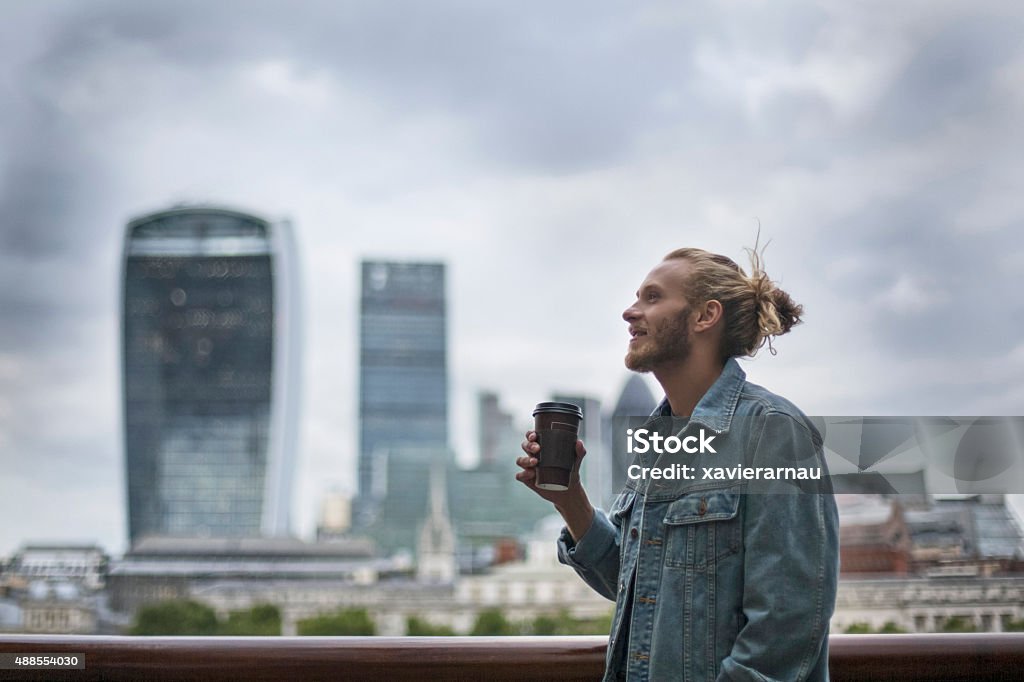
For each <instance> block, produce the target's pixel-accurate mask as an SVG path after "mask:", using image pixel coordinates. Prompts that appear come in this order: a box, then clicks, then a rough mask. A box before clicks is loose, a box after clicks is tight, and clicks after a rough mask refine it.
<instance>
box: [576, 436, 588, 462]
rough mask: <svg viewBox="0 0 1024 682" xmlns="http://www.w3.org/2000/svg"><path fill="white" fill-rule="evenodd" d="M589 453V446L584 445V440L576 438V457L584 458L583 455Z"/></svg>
mask: <svg viewBox="0 0 1024 682" xmlns="http://www.w3.org/2000/svg"><path fill="white" fill-rule="evenodd" d="M586 454H587V448H586V446H584V445H583V441H581V440H579V439H577V440H576V458H577V459H583V456H584V455H586Z"/></svg>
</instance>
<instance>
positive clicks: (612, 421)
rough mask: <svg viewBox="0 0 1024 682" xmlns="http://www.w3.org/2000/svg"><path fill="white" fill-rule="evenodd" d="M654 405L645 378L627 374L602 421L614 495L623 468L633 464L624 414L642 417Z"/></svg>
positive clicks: (623, 482) (621, 480) (620, 483)
mask: <svg viewBox="0 0 1024 682" xmlns="http://www.w3.org/2000/svg"><path fill="white" fill-rule="evenodd" d="M657 406H658V401H657V400H656V399H655V397H654V394H653V393H651V389H650V387H649V386H648V385H647V382H646V381H644V378H643V377H642V376H641V375H639V374H630V375H629V379H627V380H626V383H625V385H624V386H623V387H622V392H621V393H620V394H619V399H618V401H617V402H616V403H615V407H614V408H613V409H612V412H611V414H610V415H608V416H607V419H606V422H605V438H604V442H605V447H606V448H608V453H609V455H610V456H609V457H608V461H609V462H610V464H611V474H612V480H611V484H612V487H611V491H612V494H613V495H614V494H615V493H618V492H619V491H620V490H622V488H623V487H624V486H625V485H626V471H627V469H628V468H629V465H630V464H631V463H632V456H631V455H628V454H627V453H626V433H625V428H624V424H625V422H624V421H622V420H623V419H624V418H626V417H645V416H647V415H649V414H650V413H651V412H653V411H654V408H655V407H657ZM617 427H622V428H617ZM609 502H610V499H609V500H605V501H602V504H605V505H607V504H608V503H609ZM606 508H607V507H606Z"/></svg>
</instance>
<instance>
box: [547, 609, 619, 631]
mask: <svg viewBox="0 0 1024 682" xmlns="http://www.w3.org/2000/svg"><path fill="white" fill-rule="evenodd" d="M611 629H612V614H611V612H610V611H609V612H608V615H606V616H603V617H601V618H592V619H580V618H573V617H572V616H570V615H569V612H568V611H566V610H565V609H562V610H561V611H559V612H558V613H557V614H555V615H544V616H537V617H536V618H535V619H534V620H533V623H532V626H531V628H530V632H531V634H534V635H607V634H608V633H609V632H610V631H611Z"/></svg>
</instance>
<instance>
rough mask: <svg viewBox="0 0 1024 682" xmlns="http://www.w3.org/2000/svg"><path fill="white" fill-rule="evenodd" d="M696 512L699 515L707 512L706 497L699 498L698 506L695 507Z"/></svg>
mask: <svg viewBox="0 0 1024 682" xmlns="http://www.w3.org/2000/svg"><path fill="white" fill-rule="evenodd" d="M697 513H698V514H700V515H701V516H704V515H705V514H707V513H708V498H706V497H702V498H700V506H699V507H697Z"/></svg>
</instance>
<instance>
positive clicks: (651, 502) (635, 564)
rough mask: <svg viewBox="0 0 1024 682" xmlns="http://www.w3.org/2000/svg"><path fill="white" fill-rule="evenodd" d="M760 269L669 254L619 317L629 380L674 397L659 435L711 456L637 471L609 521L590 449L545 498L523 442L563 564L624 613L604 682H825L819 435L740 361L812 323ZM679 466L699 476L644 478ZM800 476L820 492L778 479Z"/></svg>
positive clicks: (645, 461)
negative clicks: (552, 514)
mask: <svg viewBox="0 0 1024 682" xmlns="http://www.w3.org/2000/svg"><path fill="white" fill-rule="evenodd" d="M750 255H751V264H752V274H751V276H750V277H747V276H746V274H745V273H744V272H743V271H742V269H740V267H739V266H737V265H736V264H735V263H734V262H733V261H732V260H730V259H728V258H726V257H724V256H719V255H715V254H711V253H708V252H706V251H703V250H700V249H679V250H677V251H673V252H672V253H670V254H668V256H666V257H665V259H664V260H663V261H662V262H661V263H660V264H659V265H658V266H657V267H655V268H654V269H653V270H652V271H651V272H650V274H648V275H647V278H646V279H645V280H644V281H643V283H642V284H641V286H640V289H639V290H638V291H637V294H636V301H635V302H634V303H633V304H632V305H631V306H629V308H627V309H626V310H625V312H624V313H623V314H622V317H623V319H624V320H625V321H626V322H627V323H628V324H629V333H630V335H631V337H632V338H631V340H630V341H629V349H628V352H627V354H626V366H627V367H628V368H629V369H631V370H633V371H636V372H650V373H652V374H653V375H654V377H655V379H657V380H658V383H659V384H661V387H662V388H663V389H664V392H665V399H664V400H663V401H662V403H661V405H660V406H659V407H658V408H657V410H656V411H655V413H654V415H652V420H651V421H650V422H649V424H648V426H649V427H650V429H649V430H650V431H651V432H656V431H659V430H660V431H664V432H666V434H667V435H671V434H673V433H674V434H676V435H677V436H678V437H679V438H680V439H681V438H683V437H684V436H686V435H687V434H688V435H692V436H694V438H693V439H691V441H690V444H691V445H692V444H695V443H698V442H700V443H701V445H702V449H704V450H705V451H703V452H699V453H696V454H692V455H687V454H682V453H679V452H678V450H677V454H661V455H653V454H648V455H646V456H639V455H638V456H636V458H635V459H634V463H636V464H637V466H636V467H635V468H634V467H631V468H630V471H631V474H630V477H629V479H628V483H627V485H626V489H625V490H624V491H623V492H622V493H621V494H619V496H618V498H617V499H616V501H615V503H614V505H613V506H612V508H611V510H610V511H609V512H608V513H607V514H606V513H604V512H602V511H599V510H597V511H596V510H595V509H594V508H593V507H592V506H591V504H590V502H589V500H588V498H587V494H586V491H585V490H584V489H583V487H582V485H581V484H580V481H579V473H578V472H579V462H580V461H581V460H582V458H583V456H584V455H585V453H586V451H585V448H584V446H583V443H582V442H580V441H577V443H576V451H577V465H576V470H575V472H574V476H573V479H572V483H571V484H570V486H569V489H568V490H566V491H564V492H550V491H545V490H541V489H538V488H536V487H535V486H534V478H535V467H536V465H537V454H538V452H539V451H540V447H539V445H538V443H537V436H536V434H535V433H534V432H533V431H530V432H528V433H527V434H526V441H524V442H523V446H522V447H523V450H524V452H525V453H526V454H525V455H524V456H522V457H520V458H519V459H518V460H517V463H518V464H519V466H520V467H521V469H522V471H520V472H519V473H518V474H516V478H517V479H519V480H520V481H522V482H523V483H525V484H526V485H527V486H529V487H530V488H532V489H533V490H534V491H535V492H536V493H537V494H538V495H540V496H541V497H543V498H544V499H546V500H549V501H550V502H552V503H553V504H554V506H555V509H557V510H558V512H559V513H560V514H561V515H562V517H563V519H564V520H565V524H566V527H565V528H564V529H563V531H562V534H561V537H560V539H559V541H558V554H559V559H560V560H561V561H562V562H563V563H565V564H568V565H569V566H572V567H573V569H575V570H576V572H577V573H578V574H579V575H580V576H581V577H582V578H583V580H585V581H586V582H587V583H588V584H589V585H590V586H591V587H593V588H594V589H595V590H596V591H597V592H599V593H600V594H602V595H604V596H606V597H608V598H609V599H613V600H615V616H614V618H613V620H612V630H611V633H610V638H609V643H608V655H607V659H606V670H605V677H604V679H605V680H608V681H611V680H653V681H655V682H659V681H660V680H680V679H682V680H694V681H696V680H700V681H703V680H750V681H755V680H756V681H758V682H764V681H765V680H786V681H790V680H827V679H828V623H829V618H830V617H831V615H832V611H833V609H834V606H835V593H836V581H837V575H838V567H839V566H838V563H839V562H838V557H839V550H838V516H837V513H836V507H835V502H834V500H833V498H832V496H831V494H829V493H830V491H829V490H828V489H827V486H828V477H827V471H824V468H825V463H824V458H823V455H822V446H821V436H820V435H819V434H818V432H817V431H816V430H815V428H814V426H813V425H812V424H811V423H810V421H809V420H808V419H807V417H806V416H805V415H804V414H803V413H802V412H801V411H800V410H799V409H797V408H796V406H794V405H793V404H792V403H790V402H789V401H787V400H785V399H784V398H781V397H780V396H777V395H775V394H773V393H770V392H769V391H767V390H765V389H764V388H762V387H760V386H756V385H754V384H750V383H748V382H747V381H746V378H745V376H746V375H745V374H744V372H743V370H742V369H741V368H740V366H739V364H738V363H737V361H736V357H737V356H751V355H754V354H755V353H756V352H757V350H758V349H759V348H761V347H762V346H763V345H764V344H765V343H766V342H767V343H768V344H769V348H771V339H772V338H773V337H775V336H779V335H781V334H785V333H786V332H788V331H789V330H790V328H791V327H793V326H794V325H795V324H798V323H799V322H800V315H801V314H802V312H803V311H802V308H801V307H800V306H798V305H796V304H795V303H794V302H793V300H792V299H791V298H790V297H789V295H788V294H786V293H785V292H784V291H782V290H780V289H779V288H777V287H776V286H775V284H774V283H773V282H772V281H771V280H770V279H769V278H768V276H767V275H766V274H765V273H764V271H763V269H762V267H761V262H760V256H759V254H758V253H757V251H756V249H755V250H753V251H751V254H750ZM772 350H773V353H774V349H772ZM683 442H685V441H683ZM704 446H706V447H704ZM680 463H683V464H687V465H692V466H691V475H690V476H689V477H683V476H680V477H678V478H675V479H671V480H669V479H667V478H656V477H654V478H652V477H639V476H634V475H635V474H637V473H638V472H642V471H643V468H644V467H645V466H646V467H647V468H648V472H649V471H650V470H651V469H655V468H658V467H659V466H662V467H663V466H664V465H667V464H680ZM774 465H780V466H774ZM723 471H724V472H732V474H733V475H725V474H722V472H723ZM740 471H745V472H746V473H744V474H737V472H740ZM799 471H803V472H805V473H804V476H803V478H804V479H806V478H813V476H807V475H806V472H808V471H812V472H813V471H817V473H818V475H819V477H820V478H819V479H818V482H817V483H815V482H813V481H812V482H808V481H807V480H799V481H792V480H777V478H776V476H778V477H779V478H782V479H789V478H793V477H795V474H792V472H799ZM716 472H717V473H716ZM766 472H767V473H766ZM709 474H710V478H709V477H708V475H709ZM755 474H756V476H757V478H756V479H755V478H753V476H754V475H755ZM765 479H767V480H765Z"/></svg>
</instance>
